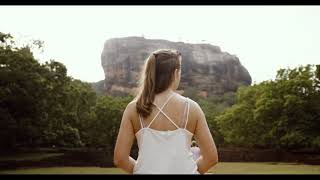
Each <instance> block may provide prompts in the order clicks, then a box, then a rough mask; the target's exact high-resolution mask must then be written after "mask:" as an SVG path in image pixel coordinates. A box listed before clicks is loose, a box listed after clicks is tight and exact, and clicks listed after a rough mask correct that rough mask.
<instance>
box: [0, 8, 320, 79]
mask: <svg viewBox="0 0 320 180" xmlns="http://www.w3.org/2000/svg"><path fill="white" fill-rule="evenodd" d="M0 17H1V21H0V32H3V33H11V34H12V35H13V36H15V37H16V38H17V39H22V40H28V39H40V40H42V41H44V49H43V50H44V51H43V52H35V56H36V58H37V59H39V61H40V62H41V63H42V62H45V61H48V60H50V59H54V60H57V61H59V62H62V63H63V64H64V65H66V67H67V69H68V75H70V76H72V77H73V78H75V79H81V80H83V81H87V82H96V81H100V80H102V79H104V73H103V69H102V66H101V59H100V57H101V53H102V50H103V45H104V42H105V41H106V40H107V39H109V38H116V37H128V36H144V37H145V38H147V39H165V40H169V41H182V42H185V43H210V44H212V45H216V46H220V48H221V49H222V51H225V52H229V53H230V54H234V55H236V56H238V57H239V59H240V62H241V64H242V65H243V66H244V67H246V68H247V70H248V71H249V73H250V75H251V77H252V82H253V83H259V82H262V81H264V80H270V79H274V78H275V76H276V72H277V70H278V69H280V68H288V67H290V68H294V67H297V66H299V65H306V64H317V63H318V64H320V53H319V52H320V6H0Z"/></svg>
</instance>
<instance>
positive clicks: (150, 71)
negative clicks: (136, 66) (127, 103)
mask: <svg viewBox="0 0 320 180" xmlns="http://www.w3.org/2000/svg"><path fill="white" fill-rule="evenodd" d="M180 56H181V54H180V53H179V52H178V51H176V50H170V49H160V50H157V51H154V52H153V53H151V54H150V56H149V57H148V58H147V59H146V61H145V63H144V68H143V71H142V74H141V79H140V82H139V84H140V85H139V93H138V95H137V96H136V99H137V104H136V109H137V112H138V113H139V114H141V115H142V116H143V117H148V116H149V115H150V114H151V112H152V103H153V101H154V98H155V95H156V94H158V93H161V92H163V91H165V90H166V89H167V88H168V87H169V86H170V85H171V83H172V82H173V80H174V79H173V78H174V72H175V69H180V62H179V58H180Z"/></svg>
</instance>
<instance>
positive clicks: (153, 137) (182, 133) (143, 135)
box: [133, 93, 199, 174]
mask: <svg viewBox="0 0 320 180" xmlns="http://www.w3.org/2000/svg"><path fill="white" fill-rule="evenodd" d="M173 95H175V93H173V94H172V95H170V96H169V98H168V99H167V101H166V102H165V103H164V104H163V105H162V107H161V108H159V107H158V106H157V105H156V104H154V105H155V106H156V107H157V108H158V109H159V112H158V113H157V114H156V115H155V117H154V118H153V119H152V120H151V122H150V124H149V125H148V126H147V127H144V126H143V121H142V118H141V116H140V115H139V118H140V123H141V129H140V130H139V131H138V132H137V133H136V138H137V142H138V147H139V155H138V159H137V162H136V164H135V166H134V169H133V174H199V172H198V171H197V169H198V168H197V164H196V162H195V161H194V159H193V153H192V152H191V148H190V147H191V139H192V136H193V134H192V133H191V132H189V131H188V130H187V129H186V126H187V122H188V113H189V101H188V98H186V108H185V109H186V110H187V111H186V112H187V113H185V114H186V121H185V126H184V128H180V127H179V126H178V125H177V124H176V123H174V121H173V120H172V119H171V118H170V117H169V116H167V115H166V114H165V113H164V112H163V108H164V106H165V105H166V104H167V103H168V102H169V100H170V99H171V97H173ZM160 112H161V113H163V114H164V115H165V116H166V117H167V119H168V120H170V121H171V122H172V123H173V125H175V126H176V127H177V129H176V130H171V131H159V130H155V129H151V128H150V125H151V124H152V123H153V121H154V120H155V119H156V117H157V116H158V115H159V113H160Z"/></svg>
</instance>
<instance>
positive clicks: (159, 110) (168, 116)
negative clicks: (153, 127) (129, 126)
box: [148, 106, 179, 129]
mask: <svg viewBox="0 0 320 180" xmlns="http://www.w3.org/2000/svg"><path fill="white" fill-rule="evenodd" d="M156 107H157V108H158V109H159V112H160V111H161V112H162V114H163V115H165V116H166V117H167V118H168V120H169V121H171V122H172V124H173V125H174V126H175V127H177V128H178V129H179V126H178V125H177V124H176V123H174V121H173V120H172V119H171V118H170V117H169V116H168V115H167V114H166V113H164V112H163V110H162V109H160V108H159V107H158V106H156ZM150 124H151V123H150ZM150 124H149V126H148V127H150Z"/></svg>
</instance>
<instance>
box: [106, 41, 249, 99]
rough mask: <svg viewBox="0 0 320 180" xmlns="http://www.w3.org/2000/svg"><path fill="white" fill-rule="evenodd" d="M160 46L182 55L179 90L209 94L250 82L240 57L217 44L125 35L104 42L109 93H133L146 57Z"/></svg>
mask: <svg viewBox="0 0 320 180" xmlns="http://www.w3.org/2000/svg"><path fill="white" fill-rule="evenodd" d="M159 48H172V49H177V50H179V51H180V52H181V54H182V72H181V82H180V87H179V90H185V91H187V90H188V89H189V90H190V89H193V90H196V91H197V92H198V93H199V94H200V95H202V96H208V95H211V94H222V93H224V92H228V91H236V89H237V88H238V87H239V86H240V85H250V84H251V77H250V75H249V73H248V71H247V70H246V68H245V67H243V66H242V65H241V63H240V61H239V59H238V58H237V57H236V56H234V55H231V54H229V53H226V52H222V51H221V50H220V48H219V47H218V46H213V45H210V44H188V43H183V42H170V41H166V40H156V39H145V38H143V37H126V38H113V39H109V40H107V41H106V42H105V44H104V49H103V52H102V55H101V64H102V67H103V70H104V74H105V82H104V89H105V91H106V93H107V94H111V95H119V94H134V93H135V91H136V87H137V85H138V79H139V77H140V73H141V71H142V67H143V64H144V62H145V59H146V58H147V57H148V55H149V54H150V53H151V52H152V51H154V50H156V49H159Z"/></svg>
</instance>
